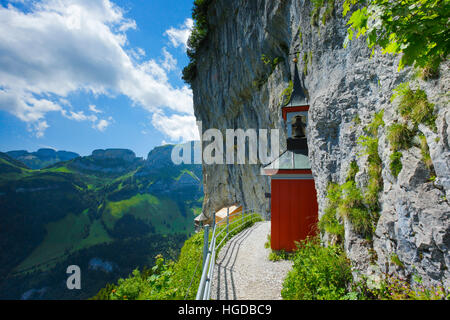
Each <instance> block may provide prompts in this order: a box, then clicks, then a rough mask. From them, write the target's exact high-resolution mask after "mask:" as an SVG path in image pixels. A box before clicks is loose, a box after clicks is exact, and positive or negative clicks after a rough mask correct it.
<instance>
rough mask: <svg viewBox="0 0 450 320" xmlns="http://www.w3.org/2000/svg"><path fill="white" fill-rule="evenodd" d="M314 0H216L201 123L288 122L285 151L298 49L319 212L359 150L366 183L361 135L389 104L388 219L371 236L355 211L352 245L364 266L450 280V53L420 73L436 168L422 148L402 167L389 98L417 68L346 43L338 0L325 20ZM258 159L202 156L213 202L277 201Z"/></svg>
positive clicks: (198, 111)
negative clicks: (424, 76)
mask: <svg viewBox="0 0 450 320" xmlns="http://www.w3.org/2000/svg"><path fill="white" fill-rule="evenodd" d="M312 10H313V8H312V4H311V2H310V1H304V0H283V1H272V0H252V1H247V0H215V1H212V2H211V5H210V6H209V9H208V21H209V24H210V31H209V34H208V38H207V41H206V42H205V44H204V45H203V46H202V47H201V49H200V50H199V52H198V56H197V76H196V78H195V79H194V80H193V81H192V89H193V93H194V109H195V115H196V117H197V120H198V121H202V130H203V131H205V130H207V129H209V128H218V129H221V130H224V129H227V128H230V129H232V128H242V129H248V128H256V129H258V128H263V129H269V128H280V129H281V135H280V142H281V151H283V150H284V149H285V142H284V141H285V131H284V130H285V128H284V126H283V122H282V118H281V101H282V95H283V90H284V89H286V88H287V87H288V85H289V81H290V80H291V79H293V72H294V63H293V62H292V58H294V57H295V56H296V55H297V54H296V52H299V53H298V55H297V56H298V70H300V71H299V72H300V73H303V74H304V75H305V78H304V82H305V87H306V89H307V91H308V94H309V98H310V111H309V123H308V133H307V135H308V146H309V157H310V160H311V165H312V171H313V175H314V179H315V183H316V189H317V194H318V204H319V216H322V215H323V212H324V208H325V207H326V206H327V198H326V195H327V185H328V184H329V183H330V182H335V183H343V182H345V179H346V177H347V174H348V170H349V165H350V163H351V161H353V160H355V161H356V162H357V164H358V166H359V168H360V171H359V173H358V174H357V175H356V182H357V184H358V185H360V186H361V187H364V185H365V184H366V181H367V179H368V178H367V169H366V168H367V157H366V156H360V153H361V146H360V144H358V143H357V138H358V137H359V136H361V135H362V134H363V128H364V127H365V126H366V125H367V124H368V123H370V122H371V121H372V119H373V116H374V114H375V113H376V112H379V111H380V110H384V117H383V120H384V123H385V127H384V128H381V130H379V132H378V139H379V145H378V154H379V156H380V158H381V160H382V179H383V186H382V191H381V192H380V193H379V199H378V201H379V203H380V207H381V210H380V218H379V220H378V224H377V227H376V231H375V233H374V238H373V241H372V242H371V243H368V241H366V240H365V239H364V238H363V237H361V236H360V235H358V233H356V232H354V230H353V228H352V225H351V224H350V223H348V221H346V223H345V248H346V251H347V254H348V256H349V258H350V259H351V260H352V262H353V264H354V266H355V267H356V268H357V269H359V270H361V271H362V272H364V273H366V274H367V273H371V272H380V271H381V272H388V273H396V274H399V275H402V276H411V275H412V274H417V275H419V276H421V277H422V279H423V280H424V282H425V283H427V284H429V283H433V284H437V283H440V282H441V281H442V282H444V284H445V285H447V286H448V285H450V272H449V270H448V268H449V267H450V255H449V247H450V207H449V203H448V201H447V199H448V198H449V196H450V147H449V140H448V137H449V133H450V127H449V124H450V108H449V103H448V95H447V96H446V95H444V94H443V93H446V92H449V89H450V88H449V87H450V79H449V72H448V69H449V64H448V63H447V62H446V63H443V64H442V65H441V67H440V77H439V78H438V79H435V80H428V81H422V80H412V82H411V83H412V86H416V87H418V86H420V87H421V88H422V89H423V90H424V91H425V92H426V94H427V96H428V100H429V101H430V102H432V103H434V104H435V106H434V108H435V113H436V115H437V120H436V126H437V131H436V132H433V131H432V130H430V129H429V128H427V127H425V126H420V128H419V129H420V131H421V132H422V133H423V134H424V135H425V137H426V142H427V143H428V146H429V149H430V155H431V160H432V162H433V165H434V170H435V174H436V179H435V180H434V181H430V171H429V169H428V168H427V167H426V166H425V165H424V163H423V161H422V160H421V159H422V157H421V154H420V150H419V149H418V148H416V147H412V148H410V149H408V150H405V151H404V152H403V157H402V159H401V161H402V170H401V171H400V174H399V175H398V177H397V178H396V177H394V176H393V175H392V174H391V171H390V170H389V164H390V159H389V157H390V154H391V152H390V148H389V144H388V141H387V138H386V135H387V132H386V127H387V126H389V125H390V124H392V123H394V122H395V121H396V120H397V119H398V114H397V112H396V111H395V110H396V108H395V101H394V103H391V101H390V98H391V95H392V92H393V89H394V88H395V87H396V86H397V85H398V84H400V83H402V82H404V81H407V80H411V79H412V76H413V73H414V70H411V69H408V68H407V69H404V70H403V71H401V72H397V66H398V57H391V56H389V55H382V54H381V53H380V52H378V51H376V52H375V55H374V56H372V57H370V53H371V51H370V50H369V49H368V48H367V44H366V43H365V40H364V39H359V40H354V41H352V42H351V43H349V45H348V46H347V47H346V48H344V46H343V42H344V39H345V37H346V32H347V27H346V19H345V18H343V17H342V7H341V4H340V2H339V1H336V5H335V7H334V9H333V11H332V12H331V14H330V15H329V16H327V17H325V19H323V21H322V19H321V18H322V17H323V15H324V14H326V13H325V12H324V11H325V8H323V9H322V10H321V11H320V12H319V19H318V21H317V23H311V20H312V18H311V12H312ZM261 57H265V58H266V60H270V61H271V63H264V61H262V59H261ZM276 58H278V59H276ZM275 62H278V63H275ZM355 119H358V121H355ZM259 169H260V168H259V166H257V165H204V166H203V179H204V191H205V198H204V205H203V206H204V211H205V212H206V213H209V212H210V210H217V209H219V208H220V207H222V206H223V205H226V204H229V203H232V202H241V203H244V204H245V206H246V207H247V208H250V207H252V208H256V209H259V210H264V211H265V210H268V202H267V200H266V199H265V197H264V193H265V192H270V184H269V180H268V178H267V177H264V176H261V175H259V172H260V170H259ZM431 180H433V179H431ZM372 248H373V249H374V250H372ZM393 256H395V257H396V259H395V261H396V262H397V263H394V262H393V261H394V260H393V259H392V257H393ZM398 260H400V263H398Z"/></svg>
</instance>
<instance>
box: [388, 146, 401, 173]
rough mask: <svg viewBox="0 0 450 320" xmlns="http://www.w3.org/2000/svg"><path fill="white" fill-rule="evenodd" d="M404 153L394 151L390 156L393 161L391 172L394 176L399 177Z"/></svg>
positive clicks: (390, 165)
mask: <svg viewBox="0 0 450 320" xmlns="http://www.w3.org/2000/svg"><path fill="white" fill-rule="evenodd" d="M402 156H403V155H402V153H401V152H398V151H396V152H394V153H393V154H391V156H390V160H391V163H390V164H389V169H391V173H392V175H393V176H394V177H396V178H397V177H398V174H399V173H400V171H401V170H402V167H403V166H402Z"/></svg>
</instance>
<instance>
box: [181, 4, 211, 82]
mask: <svg viewBox="0 0 450 320" xmlns="http://www.w3.org/2000/svg"><path fill="white" fill-rule="evenodd" d="M211 2H212V0H195V1H194V7H193V8H192V18H193V19H194V27H193V28H192V32H191V35H190V36H189V39H188V43H187V55H188V57H189V64H188V65H187V66H186V67H185V68H184V69H183V80H184V81H185V82H187V83H191V82H192V80H194V79H195V77H196V76H197V53H198V50H199V49H200V47H201V46H202V45H203V44H204V42H205V40H206V39H207V37H208V32H209V23H208V18H207V13H208V7H209V5H210V3H211Z"/></svg>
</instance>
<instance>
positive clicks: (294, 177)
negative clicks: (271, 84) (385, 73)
mask: <svg viewBox="0 0 450 320" xmlns="http://www.w3.org/2000/svg"><path fill="white" fill-rule="evenodd" d="M308 110H309V103H308V99H307V97H306V94H305V92H304V90H303V88H302V84H301V82H300V78H299V76H298V70H297V66H295V72H294V83H293V92H292V95H291V99H290V101H289V102H288V103H287V105H285V106H284V107H282V115H283V120H284V123H285V125H286V129H287V136H288V139H287V150H286V151H285V152H283V153H282V154H281V155H280V156H279V157H278V158H277V159H276V160H275V161H273V162H272V163H270V164H269V165H268V166H266V167H264V169H263V171H264V174H266V175H269V176H270V178H271V183H270V186H271V195H270V197H271V247H272V249H273V250H285V251H293V250H295V249H296V245H295V242H296V241H299V240H304V239H306V237H307V236H310V235H311V236H312V235H315V234H316V232H317V227H316V226H317V221H318V206H317V195H316V188H315V185H314V179H313V176H312V172H311V165H310V163H309V158H308V144H307V139H306V126H307V123H308Z"/></svg>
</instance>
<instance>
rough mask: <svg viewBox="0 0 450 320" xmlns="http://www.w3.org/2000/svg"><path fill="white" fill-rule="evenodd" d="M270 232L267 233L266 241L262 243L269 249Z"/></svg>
mask: <svg viewBox="0 0 450 320" xmlns="http://www.w3.org/2000/svg"><path fill="white" fill-rule="evenodd" d="M270 241H271V239H270V234H268V235H267V241H266V242H265V243H264V248H266V249H269V248H270V243H271V242H270Z"/></svg>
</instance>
